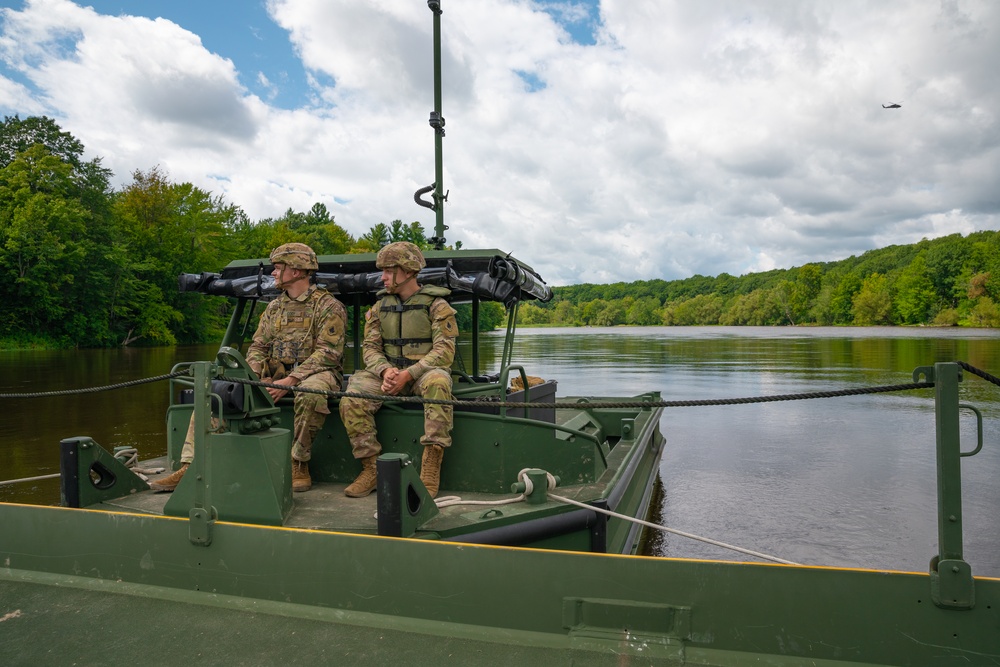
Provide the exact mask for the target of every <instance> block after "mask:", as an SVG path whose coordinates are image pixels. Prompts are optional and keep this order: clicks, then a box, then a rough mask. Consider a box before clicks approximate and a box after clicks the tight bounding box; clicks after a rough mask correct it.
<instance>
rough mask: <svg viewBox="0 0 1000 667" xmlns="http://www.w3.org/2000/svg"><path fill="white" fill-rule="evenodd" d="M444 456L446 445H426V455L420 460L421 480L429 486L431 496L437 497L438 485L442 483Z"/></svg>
mask: <svg viewBox="0 0 1000 667" xmlns="http://www.w3.org/2000/svg"><path fill="white" fill-rule="evenodd" d="M443 458H444V447H442V446H440V445H425V446H424V456H423V458H422V459H421V461H420V481H421V482H423V483H424V486H426V487H427V492H428V493H430V494H431V498H437V494H438V487H439V486H440V485H441V459H443Z"/></svg>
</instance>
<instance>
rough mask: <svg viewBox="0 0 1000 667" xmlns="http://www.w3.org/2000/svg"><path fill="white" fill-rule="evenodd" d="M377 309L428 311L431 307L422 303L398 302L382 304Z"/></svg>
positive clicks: (388, 311)
mask: <svg viewBox="0 0 1000 667" xmlns="http://www.w3.org/2000/svg"><path fill="white" fill-rule="evenodd" d="M379 310H381V311H382V312H383V313H402V312H404V311H407V310H426V311H427V312H430V310H431V307H430V306H428V305H427V304H424V303H400V304H396V305H390V306H382V307H381V308H380V309H379Z"/></svg>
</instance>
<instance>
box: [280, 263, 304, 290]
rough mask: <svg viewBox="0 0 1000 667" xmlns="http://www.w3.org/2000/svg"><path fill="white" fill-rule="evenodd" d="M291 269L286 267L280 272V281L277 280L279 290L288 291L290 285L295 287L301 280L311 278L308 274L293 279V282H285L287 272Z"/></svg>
mask: <svg viewBox="0 0 1000 667" xmlns="http://www.w3.org/2000/svg"><path fill="white" fill-rule="evenodd" d="M290 268H291V267H289V266H286V267H285V268H283V269H281V271H279V272H278V276H279V280H276V281H275V282H276V283H277V286H278V288H279V289H283V290H286V289H288V287H289V286H290V285H294V284H295V283H297V282H299V281H300V280H303V279H305V278H308V277H309V274H308V273H307V274H304V275H301V276H299V277H298V278H293V279H292V280H285V271H288V270H289V269H290Z"/></svg>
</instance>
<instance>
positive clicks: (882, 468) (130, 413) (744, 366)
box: [0, 327, 1000, 576]
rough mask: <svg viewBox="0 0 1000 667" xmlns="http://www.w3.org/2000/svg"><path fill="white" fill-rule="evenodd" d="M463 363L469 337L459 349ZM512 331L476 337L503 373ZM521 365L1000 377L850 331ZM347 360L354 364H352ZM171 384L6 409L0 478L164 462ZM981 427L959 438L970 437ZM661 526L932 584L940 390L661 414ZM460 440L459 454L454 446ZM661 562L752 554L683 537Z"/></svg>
mask: <svg viewBox="0 0 1000 667" xmlns="http://www.w3.org/2000/svg"><path fill="white" fill-rule="evenodd" d="M460 349H461V354H462V356H463V358H464V359H466V360H467V361H468V360H471V351H470V350H469V349H468V341H467V340H465V341H462V342H461V345H460ZM214 352H215V346H199V347H192V348H165V349H153V350H101V351H93V350H86V351H67V352H20V353H11V352H8V353H0V367H2V368H3V373H2V374H0V392H3V393H11V392H26V391H53V390H58V389H66V388H73V387H88V386H97V385H109V384H114V383H116V382H122V381H125V380H130V379H135V378H141V377H150V376H154V375H159V374H163V373H167V372H168V371H169V370H170V368H171V367H172V366H173V364H174V363H176V362H178V361H189V360H192V359H204V358H210V357H211V356H213V355H214ZM501 352H502V336H501V335H499V334H490V335H485V336H483V350H482V353H481V355H480V365H481V366H482V367H484V368H486V369H488V370H495V369H496V365H497V364H498V363H499V358H500V354H501ZM514 352H515V359H516V360H518V361H519V362H521V363H523V364H524V365H525V367H526V369H527V372H528V373H529V374H531V375H538V376H542V377H545V378H554V379H557V380H558V381H559V389H558V390H559V394H560V395H572V394H584V395H595V396H601V395H616V394H617V395H630V394H636V393H640V392H643V391H649V390H659V391H661V392H662V394H663V398H664V399H666V400H674V399H678V400H680V399H708V398H734V397H743V396H757V395H763V394H787V393H800V392H809V391H820V390H830V389H844V388H848V387H855V386H858V387H860V386H872V385H884V384H901V383H906V382H909V381H910V380H911V377H910V376H911V373H912V371H913V369H914V368H915V367H917V366H926V365H932V364H934V363H935V362H938V361H954V360H956V359H960V360H964V361H967V362H968V363H970V364H972V365H974V366H977V367H979V368H983V369H985V370H987V371H989V372H991V373H993V374H998V373H1000V338H998V336H997V332H994V331H990V330H971V331H970V330H953V329H894V328H869V329H841V328H836V329H834V328H830V329H827V328H814V329H813V328H810V329H792V328H777V329H772V328H726V327H692V328H684V327H676V328H609V329H527V330H524V331H522V332H520V339H519V342H518V343H517V345H516V346H515V350H514ZM348 356H350V355H348ZM165 387H166V385H165V384H164V383H157V384H152V385H144V386H142V387H136V388H132V389H124V390H117V391H113V392H105V393H100V394H85V395H82V396H69V397H61V398H58V399H17V400H12V399H8V400H6V401H5V405H4V409H3V410H0V467H2V468H0V469H2V470H3V474H2V478H3V479H11V478H15V477H27V476H33V475H41V474H46V473H51V472H57V471H58V442H59V440H60V439H62V438H65V437H68V436H76V435H89V436H91V437H93V438H94V439H95V440H97V441H98V442H100V443H101V444H104V445H105V446H108V447H113V446H116V445H123V444H129V445H133V446H136V447H138V448H139V450H140V452H141V453H142V455H143V456H146V457H148V456H156V455H159V454H162V453H163V452H164V451H165V436H164V426H165V425H164V414H165V410H166V405H167V396H166V388H165ZM962 397H963V400H965V401H967V402H970V403H974V404H975V405H977V406H978V407H979V408H980V409H981V410H983V413H984V416H985V417H986V432H985V442H986V444H985V446H984V449H983V451H982V452H981V453H980V454H978V455H977V456H975V457H973V458H969V459H965V461H964V464H963V490H964V510H965V536H966V537H965V545H966V554H965V555H966V558H967V559H968V560H969V561H970V562H971V563H972V565H973V572H974V573H975V574H978V575H991V576H1000V519H997V518H996V512H995V508H996V507H998V506H1000V484H998V483H997V480H998V479H1000V474H998V473H1000V446H998V444H1000V443H998V441H1000V438H998V435H1000V431H998V423H1000V400H998V399H1000V389H998V388H996V387H994V386H993V385H990V384H988V383H986V382H984V381H982V380H980V379H979V378H974V377H971V376H968V375H967V377H966V381H965V382H963V387H962ZM973 425H974V422H973V420H972V419H964V420H963V441H964V442H965V443H967V445H968V446H967V447H966V448H967V449H970V448H971V447H972V446H973V444H972V443H974V442H975V434H974V431H973ZM662 426H663V430H664V433H665V435H666V436H667V447H666V450H665V453H664V457H663V461H662V464H661V479H662V482H663V495H662V500H661V501H660V502H659V504H658V506H657V508H656V509H657V510H658V512H659V514H660V516H661V519H662V520H663V521H664V522H665V523H666V524H667V525H670V526H671V527H674V528H677V529H680V530H684V531H688V532H692V533H697V534H702V535H705V536H708V537H712V538H715V539H718V540H722V541H724V542H729V543H733V544H738V545H740V546H742V547H746V548H749V549H754V550H757V551H762V552H766V553H771V554H774V555H776V556H779V557H781V558H785V559H788V560H793V561H797V562H802V563H809V564H819V565H840V566H850V567H871V568H893V569H904V570H913V571H925V570H926V568H927V563H928V561H929V559H930V557H931V556H932V555H933V554H934V553H936V550H937V544H936V542H937V528H936V491H935V474H936V467H935V454H934V422H933V402H932V396H931V392H930V391H927V390H924V391H921V392H907V393H900V394H881V395H868V396H851V397H842V398H835V399H824V400H808V401H794V402H781V403H765V404H755V405H739V406H724V407H699V408H680V409H668V410H667V411H666V413H665V416H664V418H663V425H662ZM460 444H461V443H456V446H460ZM27 486H28V488H17V489H16V490H15V489H12V488H11V487H0V500H18V501H27V502H41V503H56V502H58V485H57V483H56V482H55V481H53V482H51V483H48V482H40V483H37V484H31V485H27ZM652 548H653V549H654V552H655V553H657V554H660V555H666V556H683V557H698V558H710V559H727V560H732V559H744V558H746V557H744V556H739V555H737V554H733V553H731V552H727V551H723V550H720V549H719V548H717V547H712V546H709V545H704V544H701V543H698V542H692V541H690V540H686V539H683V538H679V537H676V536H665V537H660V538H656V539H655V540H654V541H653V547H652Z"/></svg>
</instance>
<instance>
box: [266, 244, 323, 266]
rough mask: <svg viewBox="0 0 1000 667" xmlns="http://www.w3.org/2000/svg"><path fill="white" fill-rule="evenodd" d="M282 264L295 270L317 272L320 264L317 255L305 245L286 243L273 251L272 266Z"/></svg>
mask: <svg viewBox="0 0 1000 667" xmlns="http://www.w3.org/2000/svg"><path fill="white" fill-rule="evenodd" d="M279 262H280V263H282V264H284V265H285V266H288V267H291V268H293V269H302V270H304V271H316V270H317V269H319V262H318V261H317V260H316V253H314V252H313V249H312V248H310V247H309V246H307V245H306V244H305V243H285V244H284V245H279V246H278V247H277V248H275V249H274V250H272V251H271V264H277V263H279Z"/></svg>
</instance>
